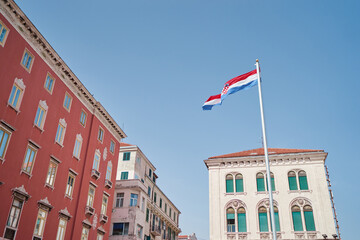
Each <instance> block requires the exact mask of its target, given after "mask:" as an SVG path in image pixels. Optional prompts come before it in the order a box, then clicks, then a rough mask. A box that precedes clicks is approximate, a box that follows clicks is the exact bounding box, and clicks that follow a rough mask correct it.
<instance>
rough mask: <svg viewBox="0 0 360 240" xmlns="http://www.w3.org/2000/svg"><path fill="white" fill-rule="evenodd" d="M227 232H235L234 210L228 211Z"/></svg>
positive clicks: (229, 209)
mask: <svg viewBox="0 0 360 240" xmlns="http://www.w3.org/2000/svg"><path fill="white" fill-rule="evenodd" d="M226 223H227V231H228V232H235V211H234V209H233V208H228V209H227V210H226Z"/></svg>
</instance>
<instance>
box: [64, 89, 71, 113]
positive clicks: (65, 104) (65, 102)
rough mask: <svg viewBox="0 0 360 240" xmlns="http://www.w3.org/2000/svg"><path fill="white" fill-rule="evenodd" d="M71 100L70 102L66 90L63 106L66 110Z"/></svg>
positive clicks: (68, 109)
mask: <svg viewBox="0 0 360 240" xmlns="http://www.w3.org/2000/svg"><path fill="white" fill-rule="evenodd" d="M71 102H72V97H71V96H70V94H69V93H68V92H66V93H65V98H64V104H63V106H64V108H65V109H66V110H67V111H68V112H70V108H71Z"/></svg>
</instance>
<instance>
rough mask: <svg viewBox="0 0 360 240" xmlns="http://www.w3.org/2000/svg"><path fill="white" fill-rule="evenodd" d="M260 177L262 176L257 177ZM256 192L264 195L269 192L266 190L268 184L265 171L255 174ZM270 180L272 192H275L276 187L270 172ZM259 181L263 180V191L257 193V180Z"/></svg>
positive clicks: (273, 176) (272, 174)
mask: <svg viewBox="0 0 360 240" xmlns="http://www.w3.org/2000/svg"><path fill="white" fill-rule="evenodd" d="M260 175H262V177H259V176H260ZM255 176H256V191H257V192H258V193H260V192H261V193H266V192H268V191H269V189H268V184H267V176H266V172H265V171H261V172H257V173H256V175H255ZM270 178H271V184H272V185H271V187H272V192H276V185H275V175H274V173H273V172H270ZM258 179H259V180H260V179H263V182H264V191H262V190H261V191H259V182H260V181H259V180H258Z"/></svg>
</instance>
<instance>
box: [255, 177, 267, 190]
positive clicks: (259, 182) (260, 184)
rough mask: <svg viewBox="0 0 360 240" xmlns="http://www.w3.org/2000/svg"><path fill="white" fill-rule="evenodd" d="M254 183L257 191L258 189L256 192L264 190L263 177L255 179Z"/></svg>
mask: <svg viewBox="0 0 360 240" xmlns="http://www.w3.org/2000/svg"><path fill="white" fill-rule="evenodd" d="M256 184H257V191H258V192H263V191H265V182H264V178H257V179H256Z"/></svg>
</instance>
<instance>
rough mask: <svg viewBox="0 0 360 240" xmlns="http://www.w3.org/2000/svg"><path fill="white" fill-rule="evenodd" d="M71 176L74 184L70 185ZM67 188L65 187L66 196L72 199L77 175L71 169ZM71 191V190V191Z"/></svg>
mask: <svg viewBox="0 0 360 240" xmlns="http://www.w3.org/2000/svg"><path fill="white" fill-rule="evenodd" d="M69 178H72V180H73V181H72V185H71V186H70V187H68V186H69ZM66 180H67V181H66V188H65V196H66V197H68V198H70V199H72V196H73V192H74V187H75V180H76V175H75V174H74V173H73V172H71V171H69V174H68V177H67V179H66ZM69 191H70V192H69Z"/></svg>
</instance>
